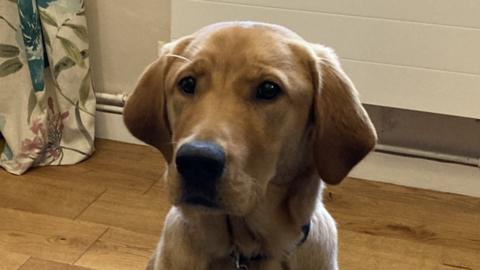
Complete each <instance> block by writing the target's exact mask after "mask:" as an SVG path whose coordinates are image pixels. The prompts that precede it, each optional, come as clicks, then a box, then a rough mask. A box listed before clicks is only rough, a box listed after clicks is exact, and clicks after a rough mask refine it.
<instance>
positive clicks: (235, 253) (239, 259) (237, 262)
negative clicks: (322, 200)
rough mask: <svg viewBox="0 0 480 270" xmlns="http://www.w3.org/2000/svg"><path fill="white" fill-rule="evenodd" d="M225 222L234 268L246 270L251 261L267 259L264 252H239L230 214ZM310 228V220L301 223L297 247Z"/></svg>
mask: <svg viewBox="0 0 480 270" xmlns="http://www.w3.org/2000/svg"><path fill="white" fill-rule="evenodd" d="M226 224H227V231H228V234H229V237H230V243H231V245H232V247H233V249H232V252H231V253H230V257H231V258H232V260H233V263H234V269H235V270H248V265H249V264H250V263H251V262H259V261H264V260H267V259H269V257H268V256H267V255H266V254H262V253H259V254H254V255H252V256H245V255H244V254H242V253H241V251H240V249H239V248H238V246H237V245H236V244H235V237H234V233H233V227H232V222H231V220H230V216H228V215H227V216H226ZM310 229H311V221H308V223H307V224H305V225H303V226H302V228H301V231H302V238H301V239H300V241H298V243H297V245H296V246H297V247H299V246H301V245H303V243H305V242H306V241H307V239H308V235H309V234H310Z"/></svg>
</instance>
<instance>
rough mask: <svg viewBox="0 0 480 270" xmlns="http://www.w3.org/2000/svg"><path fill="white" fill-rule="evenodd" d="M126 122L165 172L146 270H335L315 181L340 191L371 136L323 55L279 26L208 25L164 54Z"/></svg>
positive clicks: (333, 244)
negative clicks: (159, 226)
mask: <svg viewBox="0 0 480 270" xmlns="http://www.w3.org/2000/svg"><path fill="white" fill-rule="evenodd" d="M124 120H125V124H126V125H127V127H128V129H129V130H130V131H131V133H132V134H133V135H135V136H136V137H138V138H139V139H141V140H143V141H144V142H146V143H148V144H151V145H153V146H155V147H156V148H158V149H159V150H160V151H161V152H162V154H163V156H164V157H165V159H166V161H167V162H168V169H167V171H166V173H165V179H166V180H165V181H166V183H167V186H168V190H169V195H170V200H171V202H172V204H173V206H172V208H171V209H170V211H169V213H168V215H167V218H166V222H165V227H164V229H163V233H162V236H161V240H160V242H159V244H158V247H157V250H156V252H155V254H154V256H153V257H152V260H151V261H150V264H149V266H148V267H147V269H151V270H191V269H197V270H207V269H218V270H229V269H249V270H253V269H262V270H277V269H278V270H280V269H281V270H287V269H290V270H294V269H298V270H313V269H315V270H317V269H321V270H327V269H328V270H334V269H338V266H337V233H336V228H335V223H334V221H333V219H332V217H331V216H330V215H329V213H328V212H327V211H326V210H325V208H324V206H323V204H322V199H321V195H322V194H321V193H322V187H323V182H322V181H321V180H323V181H324V182H326V183H329V184H337V183H339V182H340V181H342V179H343V178H344V177H345V176H346V175H347V173H348V172H349V171H350V170H351V169H352V167H353V166H355V165H356V164H357V163H358V162H359V161H360V160H361V159H362V158H363V157H364V156H365V155H366V154H367V153H368V152H369V151H370V150H371V149H372V148H373V146H374V145H375V142H376V134H375V130H374V127H373V126H372V123H371V122H370V119H369V117H368V115H367V114H366V112H365V110H364V109H363V107H362V106H361V104H360V101H359V99H358V94H357V91H356V90H355V88H354V86H353V84H352V82H351V81H350V80H349V78H348V77H347V76H346V75H345V73H344V72H343V71H342V69H341V68H340V65H339V62H338V60H337V58H336V56H335V54H334V53H333V51H332V50H330V49H329V48H326V47H324V46H321V45H317V44H311V43H308V42H306V41H304V40H303V39H302V38H301V37H299V36H298V35H297V34H295V33H293V32H292V31H290V30H288V29H286V28H284V27H281V26H277V25H271V24H264V23H255V22H230V23H219V24H214V25H210V26H207V27H205V28H203V29H201V30H199V31H198V32H196V33H194V34H193V35H190V36H186V37H183V38H181V39H179V40H177V41H174V42H171V43H169V44H166V45H165V46H164V47H163V49H162V51H161V53H160V56H159V58H158V59H157V60H155V61H154V62H153V63H152V64H151V65H149V66H148V67H147V69H146V70H145V72H144V73H143V75H142V76H141V78H140V80H139V82H138V85H137V86H136V89H135V91H134V92H133V94H132V95H131V96H130V98H129V99H128V102H127V105H126V107H125V112H124Z"/></svg>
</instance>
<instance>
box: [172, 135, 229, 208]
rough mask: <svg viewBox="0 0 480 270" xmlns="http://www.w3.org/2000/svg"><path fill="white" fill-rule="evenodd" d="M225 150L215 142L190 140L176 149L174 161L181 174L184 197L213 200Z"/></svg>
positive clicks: (222, 166)
mask: <svg viewBox="0 0 480 270" xmlns="http://www.w3.org/2000/svg"><path fill="white" fill-rule="evenodd" d="M225 159H226V158H225V152H224V151H223V149H222V147H221V146H219V145H218V144H216V143H212V142H207V141H191V142H188V143H185V144H184V145H182V146H181V147H180V148H179V149H178V151H177V157H176V160H175V163H176V165H177V170H178V172H179V173H180V175H181V176H182V180H183V183H184V192H185V196H186V197H192V198H193V197H194V200H198V197H199V196H200V197H203V198H205V199H210V200H213V199H214V196H215V190H216V183H217V180H218V179H219V178H220V176H221V175H222V173H223V169H224V167H225Z"/></svg>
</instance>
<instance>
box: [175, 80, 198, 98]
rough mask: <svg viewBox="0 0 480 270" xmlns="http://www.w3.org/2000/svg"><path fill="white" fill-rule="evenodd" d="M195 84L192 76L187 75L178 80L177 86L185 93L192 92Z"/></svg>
mask: <svg viewBox="0 0 480 270" xmlns="http://www.w3.org/2000/svg"><path fill="white" fill-rule="evenodd" d="M196 85H197V81H196V80H195V78H194V77H192V76H187V77H185V78H182V79H181V80H180V81H179V82H178V87H179V88H180V90H182V91H183V92H184V93H187V94H194V93H195V87H196Z"/></svg>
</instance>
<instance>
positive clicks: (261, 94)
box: [256, 81, 282, 100]
mask: <svg viewBox="0 0 480 270" xmlns="http://www.w3.org/2000/svg"><path fill="white" fill-rule="evenodd" d="M281 92H282V89H281V88H280V86H279V85H278V84H276V83H274V82H271V81H264V82H262V83H261V84H260V85H259V86H258V88H257V94H256V98H258V99H266V100H271V99H274V98H275V97H277V96H278V95H279V94H280V93H281Z"/></svg>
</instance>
